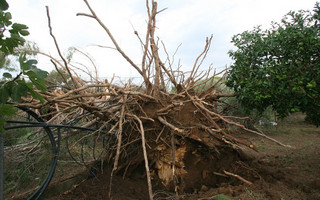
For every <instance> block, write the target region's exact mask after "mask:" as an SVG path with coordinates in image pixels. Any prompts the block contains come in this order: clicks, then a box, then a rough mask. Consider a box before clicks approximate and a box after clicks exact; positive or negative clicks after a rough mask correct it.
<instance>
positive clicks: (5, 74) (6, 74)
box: [2, 72, 12, 78]
mask: <svg viewBox="0 0 320 200" xmlns="http://www.w3.org/2000/svg"><path fill="white" fill-rule="evenodd" d="M2 76H3V77H5V78H12V75H11V74H10V73H8V72H5V73H3V74H2Z"/></svg>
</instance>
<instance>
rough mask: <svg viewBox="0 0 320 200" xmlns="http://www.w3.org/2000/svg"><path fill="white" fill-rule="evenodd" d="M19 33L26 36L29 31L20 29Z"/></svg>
mask: <svg viewBox="0 0 320 200" xmlns="http://www.w3.org/2000/svg"><path fill="white" fill-rule="evenodd" d="M20 34H21V35H23V36H28V35H29V34H30V33H29V31H26V30H22V31H20Z"/></svg>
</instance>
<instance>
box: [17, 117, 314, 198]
mask: <svg viewBox="0 0 320 200" xmlns="http://www.w3.org/2000/svg"><path fill="white" fill-rule="evenodd" d="M258 128H259V129H261V130H262V131H263V132H264V133H265V134H267V135H268V136H271V137H273V138H275V139H277V140H279V141H282V142H283V143H286V144H289V145H291V146H292V147H293V148H290V149H289V148H285V147H281V146H279V145H277V144H275V143H272V142H270V141H269V140H266V139H264V138H262V137H259V136H256V135H252V134H249V133H242V132H241V133H236V135H237V137H238V138H242V139H245V140H247V139H248V140H250V141H251V142H252V144H254V145H255V146H256V147H257V148H258V149H259V151H258V152H255V151H253V150H251V149H244V152H245V154H244V155H245V156H243V155H238V154H237V153H235V152H232V150H230V149H226V152H222V155H223V156H222V157H219V156H218V157H217V156H216V155H215V152H210V151H203V150H202V149H201V148H202V147H201V145H198V144H195V143H190V144H188V146H189V147H188V148H189V150H187V153H186V156H185V163H186V167H187V168H188V169H187V170H188V172H189V174H188V176H187V177H186V178H185V180H184V182H185V184H184V191H183V193H181V192H180V194H179V196H178V197H177V195H176V194H175V193H174V192H173V191H172V190H171V191H170V190H168V189H166V188H165V187H164V186H163V184H162V183H161V180H159V179H158V178H157V176H156V170H155V169H154V168H152V169H151V173H152V177H154V179H153V180H152V181H153V193H154V199H189V200H191V199H199V200H200V199H201V200H205V199H207V200H209V199H215V197H217V195H219V194H224V195H226V196H227V197H229V198H230V199H235V200H268V199H279V200H295V199H297V200H298V199H299V200H300V199H305V200H318V199H320V128H316V127H315V126H312V125H309V124H307V123H305V122H304V121H303V115H293V116H291V117H290V118H289V119H288V120H285V121H283V122H280V123H279V124H278V125H277V126H271V125H270V126H269V127H267V126H263V127H258ZM196 150H197V151H198V152H202V155H201V156H200V158H201V159H200V160H199V156H195V155H198V154H199V153H194V152H195V151H196ZM220 151H221V149H220ZM188 152H189V154H188ZM211 154H213V155H215V156H212V157H211V156H210V155H211ZM217 158H218V159H217ZM68 170H69V171H70V172H72V171H75V166H70V168H69V169H64V173H63V174H61V173H59V172H58V173H57V176H55V178H54V180H53V181H52V183H51V185H50V187H49V189H48V191H47V192H46V193H45V195H44V197H43V199H50V200H55V199H70V200H71V199H107V194H108V188H109V187H108V182H109V174H110V168H108V167H107V168H106V169H105V170H104V171H103V172H102V173H99V174H98V175H97V176H96V177H88V171H85V172H82V173H79V174H78V175H75V176H73V175H72V177H73V178H66V177H67V176H69V175H70V173H68V172H67V171H68ZM222 170H227V171H232V172H233V173H235V174H238V175H240V176H241V177H243V178H244V179H246V180H248V181H251V182H253V184H252V185H248V184H246V183H244V182H243V181H239V180H238V179H236V178H234V177H223V176H220V175H219V174H218V175H217V174H214V173H215V172H221V171H222ZM190 172H191V173H190ZM126 173H127V176H126V177H125V178H124V177H123V176H122V174H121V173H119V174H117V175H116V176H114V178H113V185H112V199H115V200H126V199H128V200H129V199H131V200H132V199H148V189H147V182H146V175H145V169H144V166H143V164H142V165H141V166H136V168H135V169H134V171H132V172H130V175H129V176H128V172H126ZM60 175H61V177H60ZM58 176H59V177H58ZM199 177H200V178H199ZM12 199H25V196H20V197H19V198H12Z"/></svg>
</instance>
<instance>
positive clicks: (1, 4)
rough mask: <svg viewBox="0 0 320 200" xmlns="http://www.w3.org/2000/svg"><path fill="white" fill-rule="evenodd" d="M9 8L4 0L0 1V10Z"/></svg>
mask: <svg viewBox="0 0 320 200" xmlns="http://www.w3.org/2000/svg"><path fill="white" fill-rule="evenodd" d="M8 8H9V5H8V3H7V2H6V0H0V10H7V9H8Z"/></svg>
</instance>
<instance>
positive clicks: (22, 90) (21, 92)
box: [11, 82, 28, 102]
mask: <svg viewBox="0 0 320 200" xmlns="http://www.w3.org/2000/svg"><path fill="white" fill-rule="evenodd" d="M27 95H28V87H27V85H26V84H25V82H19V83H18V84H15V85H14V87H13V88H12V94H11V98H12V100H14V101H17V102H20V101H21V97H22V96H23V97H26V96H27Z"/></svg>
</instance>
